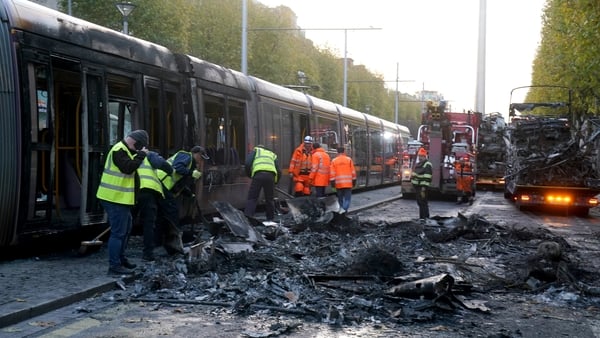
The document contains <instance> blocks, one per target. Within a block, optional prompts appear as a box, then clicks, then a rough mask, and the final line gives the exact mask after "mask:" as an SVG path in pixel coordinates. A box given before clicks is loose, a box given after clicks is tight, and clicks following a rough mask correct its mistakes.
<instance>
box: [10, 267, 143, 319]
mask: <svg viewBox="0 0 600 338" xmlns="http://www.w3.org/2000/svg"><path fill="white" fill-rule="evenodd" d="M133 279H134V277H129V278H124V279H122V280H123V281H125V282H130V281H131V280H133ZM118 280H119V279H115V280H111V281H106V282H102V283H100V284H98V285H96V286H92V287H88V288H86V289H83V290H81V291H79V292H73V293H70V294H68V295H65V296H55V295H54V296H49V297H47V298H46V299H40V302H39V303H38V304H35V305H33V306H31V307H28V308H24V309H16V310H15V311H12V312H11V311H10V310H9V313H4V314H1V315H0V328H3V327H7V326H10V325H14V324H17V323H20V322H22V321H25V320H27V319H30V318H33V317H36V316H40V315H43V314H45V313H48V312H50V311H54V310H56V309H59V308H62V307H65V306H68V305H71V304H73V303H76V302H79V301H82V300H84V299H86V298H90V297H92V296H94V295H95V294H99V293H104V292H108V291H111V290H114V289H115V288H116V287H117V281H118Z"/></svg>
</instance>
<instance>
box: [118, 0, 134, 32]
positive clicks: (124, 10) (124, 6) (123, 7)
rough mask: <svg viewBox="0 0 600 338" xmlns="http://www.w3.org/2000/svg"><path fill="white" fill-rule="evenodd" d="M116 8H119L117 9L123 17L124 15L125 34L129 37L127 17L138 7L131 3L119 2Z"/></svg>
mask: <svg viewBox="0 0 600 338" xmlns="http://www.w3.org/2000/svg"><path fill="white" fill-rule="evenodd" d="M115 6H117V9H118V10H119V12H121V15H123V34H127V35H129V27H128V24H127V17H128V16H129V14H131V12H133V10H134V9H135V7H136V6H135V5H134V4H132V3H131V2H117V3H116V4H115Z"/></svg>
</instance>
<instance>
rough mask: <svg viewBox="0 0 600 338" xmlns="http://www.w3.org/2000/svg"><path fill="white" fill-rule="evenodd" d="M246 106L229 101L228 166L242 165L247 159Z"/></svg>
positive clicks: (238, 102)
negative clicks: (229, 145)
mask: <svg viewBox="0 0 600 338" xmlns="http://www.w3.org/2000/svg"><path fill="white" fill-rule="evenodd" d="M245 110H246V109H245V106H244V103H243V102H240V101H235V100H230V101H229V121H230V122H229V126H228V129H229V137H230V144H231V147H230V149H229V150H230V151H229V155H230V157H229V159H228V161H227V163H228V164H231V165H240V164H241V163H244V161H245V159H246V151H245V144H246V132H245V130H246V126H245V124H244V112H245Z"/></svg>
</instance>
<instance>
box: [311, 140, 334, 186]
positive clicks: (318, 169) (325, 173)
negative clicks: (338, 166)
mask: <svg viewBox="0 0 600 338" xmlns="http://www.w3.org/2000/svg"><path fill="white" fill-rule="evenodd" d="M311 157H312V167H311V169H310V176H309V177H310V180H311V182H313V186H315V187H326V186H328V185H329V171H330V167H331V158H330V157H329V154H327V153H326V152H325V149H323V148H317V149H315V150H314V151H313V153H312V156H311Z"/></svg>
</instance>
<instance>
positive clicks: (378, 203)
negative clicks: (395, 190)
mask: <svg viewBox="0 0 600 338" xmlns="http://www.w3.org/2000/svg"><path fill="white" fill-rule="evenodd" d="M401 198H402V195H401V194H398V196H395V197H390V198H387V199H384V200H379V201H376V202H373V203H369V204H365V205H361V206H359V207H356V208H352V207H351V208H350V210H348V214H354V213H357V212H359V211H362V210H366V209H370V208H373V207H376V206H378V205H380V204H384V203H388V202H393V201H396V200H399V199H401Z"/></svg>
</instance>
